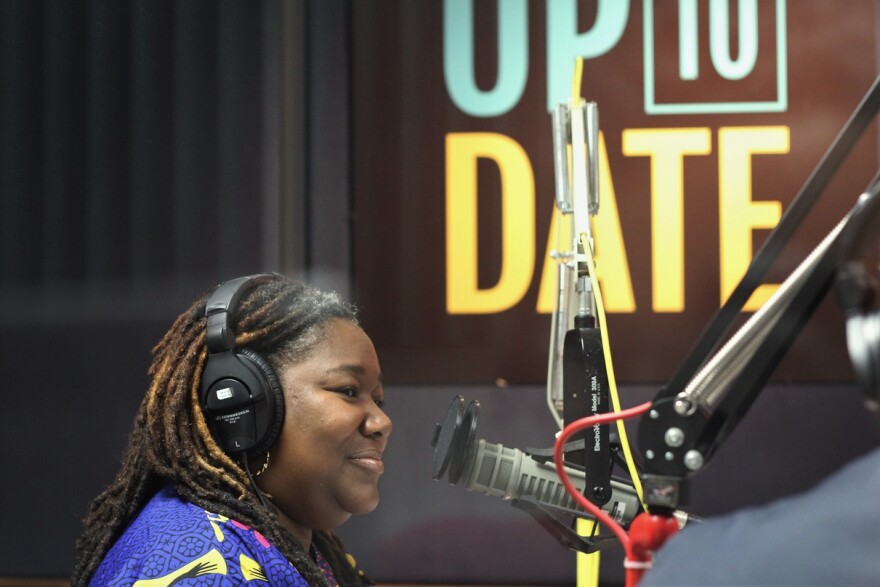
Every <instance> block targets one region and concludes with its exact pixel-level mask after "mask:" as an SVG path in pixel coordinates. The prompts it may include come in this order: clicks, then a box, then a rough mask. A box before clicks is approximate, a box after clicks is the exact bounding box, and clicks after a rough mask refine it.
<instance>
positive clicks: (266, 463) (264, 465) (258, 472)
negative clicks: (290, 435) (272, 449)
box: [254, 451, 269, 477]
mask: <svg viewBox="0 0 880 587" xmlns="http://www.w3.org/2000/svg"><path fill="white" fill-rule="evenodd" d="M268 466H269V452H268V451H266V462H265V463H263V466H262V467H260V470H259V471H257V472H256V473H254V477H259V476H260V475H262V474H263V471H265V470H266V468H267V467H268Z"/></svg>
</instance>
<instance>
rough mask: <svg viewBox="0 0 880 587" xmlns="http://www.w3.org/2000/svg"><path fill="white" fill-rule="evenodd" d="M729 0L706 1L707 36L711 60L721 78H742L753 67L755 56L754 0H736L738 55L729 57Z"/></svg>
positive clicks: (756, 5) (756, 17)
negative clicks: (732, 57)
mask: <svg viewBox="0 0 880 587" xmlns="http://www.w3.org/2000/svg"><path fill="white" fill-rule="evenodd" d="M729 1H730V0H711V3H710V5H709V28H710V33H709V38H710V44H709V47H710V52H711V55H712V64H713V65H714V66H715V70H716V71H717V72H718V73H719V74H720V75H721V76H722V77H724V78H726V79H730V80H737V79H742V78H744V77H746V76H747V75H749V74H750V73H751V72H752V70H753V69H754V68H755V61H756V60H757V59H758V2H757V0H739V2H737V4H738V5H739V56H738V57H737V59H736V60H735V61H734V60H732V59H731V58H730V18H729V16H728V8H729V6H728V4H729Z"/></svg>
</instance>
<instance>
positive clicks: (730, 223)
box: [718, 126, 790, 312]
mask: <svg viewBox="0 0 880 587" xmlns="http://www.w3.org/2000/svg"><path fill="white" fill-rule="evenodd" d="M789 148H790V147H789V128H788V127H787V126H751V127H749V126H744V127H722V128H721V129H719V131H718V168H719V169H718V182H719V186H718V187H719V191H718V199H719V238H720V247H721V248H720V257H721V259H720V267H721V303H724V301H725V300H727V298H728V297H729V296H730V294H731V293H733V290H734V289H735V288H736V285H737V284H738V283H739V280H740V279H742V276H743V275H744V274H745V272H746V269H747V268H748V265H749V263H750V262H751V259H752V230H754V229H762V228H763V229H771V228H773V227H775V226H776V224H777V223H778V222H779V219H780V217H781V215H782V204H781V203H780V202H778V201H761V202H754V201H752V160H751V156H752V155H754V154H785V153H788V152H789ZM777 287H778V285H770V284H764V285H761V286H760V287H759V288H758V289H757V290H755V292H754V293H753V294H752V297H751V298H750V299H749V301H748V303H747V304H746V305H745V306H744V307H743V310H745V311H749V312H754V311H755V310H757V309H758V308H760V307H761V305H762V304H763V303H764V302H765V301H766V300H767V298H769V297H770V296H771V295H773V292H774V291H775V290H776V288H777Z"/></svg>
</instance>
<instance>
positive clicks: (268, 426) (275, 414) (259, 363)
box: [237, 349, 284, 455]
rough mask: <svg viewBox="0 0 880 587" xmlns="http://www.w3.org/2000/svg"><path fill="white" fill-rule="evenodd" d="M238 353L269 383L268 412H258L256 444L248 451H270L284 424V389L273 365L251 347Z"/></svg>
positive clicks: (258, 453) (267, 389) (261, 452)
mask: <svg viewBox="0 0 880 587" xmlns="http://www.w3.org/2000/svg"><path fill="white" fill-rule="evenodd" d="M237 354H238V358H239V360H241V361H242V362H247V363H249V364H251V365H252V366H254V367H255V368H256V370H258V371H259V372H260V373H262V375H263V376H264V379H265V381H266V383H267V386H266V390H265V391H266V405H267V407H268V410H267V414H266V415H265V416H261V415H260V412H259V411H258V412H257V418H256V429H257V434H256V444H255V445H254V447H253V448H252V449H251V450H249V451H248V453H249V454H251V455H260V454H265V453H267V452H269V449H270V448H272V446H273V445H274V444H275V442H276V441H277V440H278V437H279V436H280V435H281V428H282V426H283V424H284V390H283V389H282V387H281V381H280V380H279V378H278V376H277V375H276V373H275V370H274V369H273V368H272V365H270V364H269V362H268V361H266V360H265V359H264V358H263V357H261V356H260V355H259V354H257V353H255V352H254V351H252V350H250V349H239V350H238V352H237Z"/></svg>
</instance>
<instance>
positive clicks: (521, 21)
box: [443, 0, 529, 117]
mask: <svg viewBox="0 0 880 587" xmlns="http://www.w3.org/2000/svg"><path fill="white" fill-rule="evenodd" d="M496 2H497V4H498V55H497V59H498V78H497V79H496V81H495V86H494V87H493V88H492V89H491V90H487V91H483V90H480V88H478V87H477V82H476V76H475V75H474V64H475V59H476V56H475V54H474V15H473V0H444V2H443V77H444V79H445V81H446V91H447V92H448V93H449V97H450V98H451V99H452V102H453V103H454V104H455V105H456V107H458V109H459V110H461V111H462V112H464V113H466V114H470V115H471V116H479V117H492V116H501V115H503V114H505V113H507V112H508V111H509V110H510V109H512V108H513V107H514V106H516V104H517V102H519V100H520V98H521V97H522V93H523V91H524V90H525V87H526V79H527V78H528V74H529V43H528V40H529V39H528V30H529V20H528V19H529V15H528V5H527V2H526V0H504V1H503V2H502V0H496Z"/></svg>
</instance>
